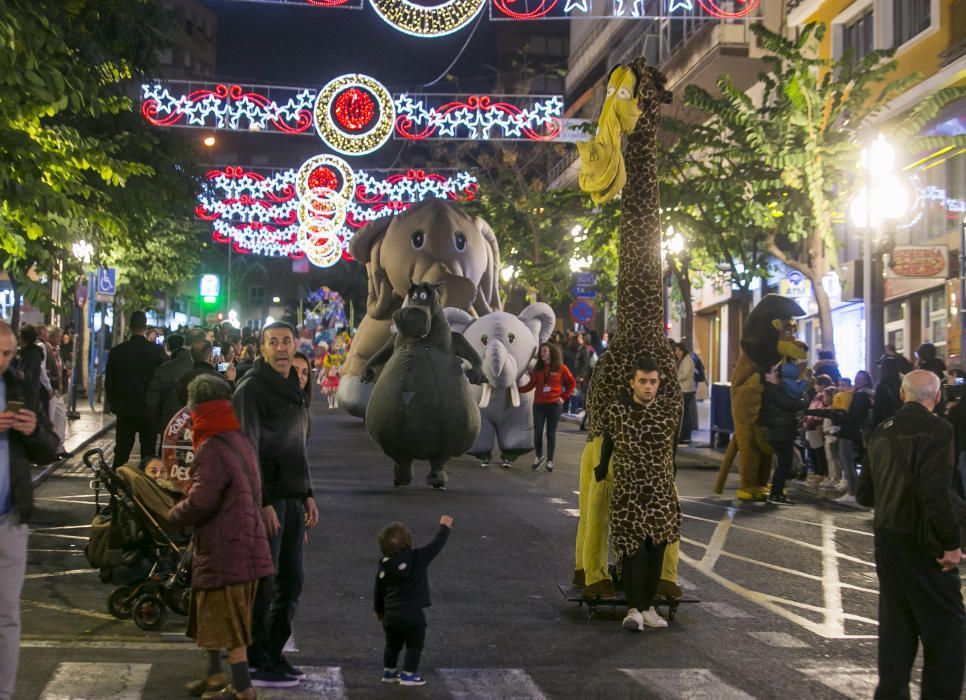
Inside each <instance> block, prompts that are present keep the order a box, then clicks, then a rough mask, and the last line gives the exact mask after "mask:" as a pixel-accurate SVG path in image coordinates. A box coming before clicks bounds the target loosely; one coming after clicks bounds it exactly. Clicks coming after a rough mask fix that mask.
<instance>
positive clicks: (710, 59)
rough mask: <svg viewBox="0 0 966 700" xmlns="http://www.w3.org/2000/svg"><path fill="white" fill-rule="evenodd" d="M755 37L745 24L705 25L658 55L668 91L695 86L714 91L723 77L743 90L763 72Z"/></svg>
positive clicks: (723, 23)
mask: <svg viewBox="0 0 966 700" xmlns="http://www.w3.org/2000/svg"><path fill="white" fill-rule="evenodd" d="M754 41H755V37H754V35H753V34H752V33H751V30H750V29H749V28H748V24H747V23H745V22H734V23H728V22H720V23H715V24H706V25H705V26H704V27H702V28H701V29H700V30H699V31H697V32H695V33H694V34H692V35H691V36H690V37H689V38H688V39H687V40H686V41H684V42H682V43H680V44H678V45H676V46H671V47H670V50H669V51H667V52H666V53H665V52H662V53H664V54H665V55H664V56H662V58H663V60H662V62H661V70H662V71H664V74H665V75H666V76H667V84H668V87H670V88H671V89H672V90H673V89H675V88H676V87H679V86H682V87H683V86H684V85H697V86H699V87H702V88H704V89H705V90H708V91H709V92H717V88H716V82H717V80H718V78H719V77H720V76H721V75H723V74H728V75H730V76H731V78H732V80H733V82H734V84H735V87H737V88H738V89H739V90H747V89H748V88H749V87H751V86H752V85H754V84H755V82H756V81H757V80H758V74H759V73H760V72H761V71H762V70H763V69H764V63H763V62H762V61H761V59H760V58H759V56H760V55H761V54H760V52H759V51H758V50H757V47H756V46H755V45H754Z"/></svg>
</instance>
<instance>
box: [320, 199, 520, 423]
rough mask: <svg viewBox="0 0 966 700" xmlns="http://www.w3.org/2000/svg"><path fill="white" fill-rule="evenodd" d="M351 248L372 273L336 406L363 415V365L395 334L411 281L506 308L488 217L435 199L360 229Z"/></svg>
mask: <svg viewBox="0 0 966 700" xmlns="http://www.w3.org/2000/svg"><path fill="white" fill-rule="evenodd" d="M349 252H350V253H351V254H352V257H354V258H355V259H356V260H358V261H359V262H361V263H363V264H365V266H366V273H367V274H368V276H369V298H368V300H367V302H366V315H365V318H363V319H362V322H361V323H360V324H359V329H358V331H357V332H356V334H355V337H354V338H353V340H352V348H351V349H350V351H349V356H348V358H347V359H346V364H345V365H344V366H343V367H342V381H341V383H340V385H339V392H338V400H339V406H341V407H342V408H343V409H344V410H346V411H348V412H349V413H351V414H352V415H354V416H360V417H361V416H364V415H365V412H366V404H367V403H368V401H369V394H370V388H369V387H368V386H365V385H364V384H362V383H360V381H359V376H358V375H359V373H360V372H361V371H362V368H363V366H364V365H365V364H366V362H367V361H368V360H369V358H370V357H372V355H373V354H375V353H376V352H377V351H378V350H379V349H380V348H381V347H382V346H383V344H384V343H385V342H386V340H387V339H388V338H389V335H390V328H391V325H392V315H393V313H394V312H395V311H397V310H399V309H400V308H402V305H403V301H404V300H405V298H406V294H407V290H408V289H409V285H410V282H411V281H412V282H415V283H417V284H419V283H421V282H427V283H432V284H435V283H439V282H442V283H444V285H443V286H442V288H441V289H440V291H439V293H440V296H441V301H442V304H443V306H452V307H455V308H459V309H463V310H464V311H468V312H470V313H471V314H472V315H473V316H482V315H485V314H488V313H490V312H491V311H497V310H499V309H501V308H503V304H502V302H501V300H500V292H499V281H500V280H499V274H500V247H499V244H498V243H497V241H496V236H495V235H494V234H493V231H492V230H491V229H490V226H489V224H487V223H486V222H485V221H483V219H481V218H479V217H473V216H470V215H469V214H468V213H466V211H464V210H463V209H462V208H461V207H460V206H459V205H457V204H454V203H452V202H447V201H443V200H440V199H430V200H426V201H423V202H419V203H418V204H415V205H413V206H412V207H411V208H410V209H407V210H406V211H404V212H402V213H400V214H397V215H395V216H392V217H386V218H383V219H378V220H376V221H373V222H372V223H371V224H369V225H368V226H366V227H365V228H363V229H362V230H361V231H359V232H358V233H357V234H356V235H355V236H354V237H353V239H352V242H351V243H350V244H349Z"/></svg>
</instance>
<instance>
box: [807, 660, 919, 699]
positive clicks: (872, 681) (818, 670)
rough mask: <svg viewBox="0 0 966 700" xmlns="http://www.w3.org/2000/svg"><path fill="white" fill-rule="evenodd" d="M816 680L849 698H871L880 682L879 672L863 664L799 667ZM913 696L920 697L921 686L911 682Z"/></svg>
mask: <svg viewBox="0 0 966 700" xmlns="http://www.w3.org/2000/svg"><path fill="white" fill-rule="evenodd" d="M798 670H799V671H801V672H802V673H804V674H805V675H806V676H808V677H809V678H811V679H812V680H814V681H817V682H819V683H821V684H822V685H824V686H825V687H826V688H831V689H832V690H834V691H836V692H838V693H840V694H841V695H844V696H845V697H847V698H856V700H858V698H863V699H864V698H871V697H872V695H873V694H874V693H875V687H876V685H878V683H879V674H878V673H877V672H876V671H875V670H872V669H868V668H862V667H861V666H842V665H838V664H824V665H817V666H816V665H809V666H805V667H803V668H800V669H798ZM910 686H911V687H910V691H911V695H912V697H913V698H918V697H919V693H920V691H919V688H918V686H917V685H916V684H914V683H910Z"/></svg>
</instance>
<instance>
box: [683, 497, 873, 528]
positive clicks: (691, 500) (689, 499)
mask: <svg viewBox="0 0 966 700" xmlns="http://www.w3.org/2000/svg"><path fill="white" fill-rule="evenodd" d="M678 500H681V501H687V502H688V503H697V504H698V505H703V506H708V507H710V508H721V509H724V510H734V509H735V507H734V506H733V505H731V506H726V505H721V504H719V503H708V502H707V501H706V500H704V498H701V497H697V496H680V497H679V499H678ZM738 512H739V513H741V512H749V511H745V510H742V509H738ZM750 512H752V513H755V514H757V513H758V511H757V510H753V511H750ZM768 519H769V520H782V521H785V522H786V523H798V524H800V525H814V526H815V527H820V526H821V525H822V523H820V522H815V521H814V520H802V519H800V518H788V517H784V516H781V515H775V514H774V513H772V514H770V515H769V517H768ZM834 527H835V529H836V530H841V531H842V532H851V533H852V534H854V535H865V536H866V537H874V534H873V532H872V531H871V530H856V529H855V528H851V527H842V526H841V525H835V526H834Z"/></svg>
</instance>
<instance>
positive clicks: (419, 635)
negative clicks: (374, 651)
mask: <svg viewBox="0 0 966 700" xmlns="http://www.w3.org/2000/svg"><path fill="white" fill-rule="evenodd" d="M382 628H383V630H384V631H385V632H386V649H385V651H384V652H383V655H382V665H383V666H385V667H386V668H396V663H397V662H398V660H399V652H401V651H402V650H403V647H405V648H406V658H405V659H403V671H405V672H406V673H416V671H418V670H419V657H420V656H421V655H422V653H423V644H424V643H425V641H426V616H425V615H424V614H423V611H422V610H420V611H419V614H418V615H393V614H392V613H391V612H390V613H387V614H386V617H385V619H384V620H383V621H382Z"/></svg>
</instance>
